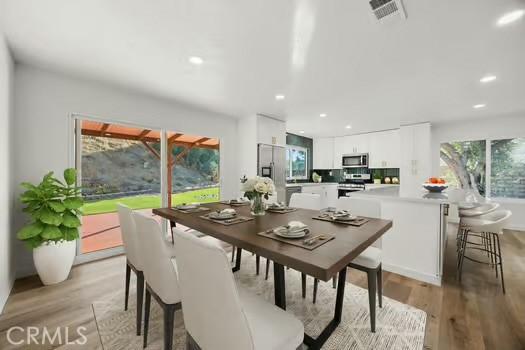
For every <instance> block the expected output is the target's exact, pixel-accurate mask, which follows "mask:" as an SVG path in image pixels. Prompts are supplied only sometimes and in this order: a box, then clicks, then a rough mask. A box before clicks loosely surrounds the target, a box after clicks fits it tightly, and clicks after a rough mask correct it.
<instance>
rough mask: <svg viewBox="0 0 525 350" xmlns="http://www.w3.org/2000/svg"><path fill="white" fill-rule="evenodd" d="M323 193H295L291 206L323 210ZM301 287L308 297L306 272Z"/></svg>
mask: <svg viewBox="0 0 525 350" xmlns="http://www.w3.org/2000/svg"><path fill="white" fill-rule="evenodd" d="M322 205H323V204H322V203H321V195H319V194H315V193H293V194H292V196H291V197H290V204H289V206H290V207H292V208H301V209H310V210H321V209H322ZM268 269H269V263H268V262H267V264H266V278H268ZM315 281H316V280H315V279H314V303H315V296H317V289H316V288H317V284H316V283H315ZM301 287H302V296H303V298H306V274H304V273H302V272H301Z"/></svg>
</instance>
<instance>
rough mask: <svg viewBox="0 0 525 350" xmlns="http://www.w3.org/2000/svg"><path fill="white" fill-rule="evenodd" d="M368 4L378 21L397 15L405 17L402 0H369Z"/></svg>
mask: <svg viewBox="0 0 525 350" xmlns="http://www.w3.org/2000/svg"><path fill="white" fill-rule="evenodd" d="M370 6H371V7H372V10H373V11H374V15H375V16H376V18H377V20H378V21H379V22H383V21H384V20H386V19H387V18H392V17H398V16H401V17H403V18H404V19H406V18H407V14H406V12H405V7H404V6H403V0H371V1H370Z"/></svg>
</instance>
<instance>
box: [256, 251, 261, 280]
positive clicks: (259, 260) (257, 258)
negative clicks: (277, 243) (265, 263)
mask: <svg viewBox="0 0 525 350" xmlns="http://www.w3.org/2000/svg"><path fill="white" fill-rule="evenodd" d="M260 266H261V256H260V255H256V256H255V274H256V275H257V276H259V270H260Z"/></svg>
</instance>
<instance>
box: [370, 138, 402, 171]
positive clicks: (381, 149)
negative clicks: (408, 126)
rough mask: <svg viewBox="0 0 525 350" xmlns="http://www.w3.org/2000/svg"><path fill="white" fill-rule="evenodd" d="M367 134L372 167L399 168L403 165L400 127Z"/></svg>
mask: <svg viewBox="0 0 525 350" xmlns="http://www.w3.org/2000/svg"><path fill="white" fill-rule="evenodd" d="M367 135H369V141H370V147H369V167H370V168H376V169H377V168H399V167H400V166H401V155H400V152H401V140H400V137H399V130H398V129H396V130H387V131H380V132H374V133H371V134H367Z"/></svg>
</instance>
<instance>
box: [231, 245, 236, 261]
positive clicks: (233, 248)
mask: <svg viewBox="0 0 525 350" xmlns="http://www.w3.org/2000/svg"><path fill="white" fill-rule="evenodd" d="M235 249H236V248H235V246H232V262H234V261H235Z"/></svg>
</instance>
